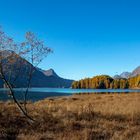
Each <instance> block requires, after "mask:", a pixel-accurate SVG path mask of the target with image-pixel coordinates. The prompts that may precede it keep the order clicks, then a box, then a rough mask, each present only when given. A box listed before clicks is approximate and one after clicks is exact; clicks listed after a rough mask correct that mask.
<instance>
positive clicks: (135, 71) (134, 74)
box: [131, 66, 140, 77]
mask: <svg viewBox="0 0 140 140" xmlns="http://www.w3.org/2000/svg"><path fill="white" fill-rule="evenodd" d="M137 75H140V66H138V67H137V68H136V69H134V70H133V71H132V73H131V77H134V76H137Z"/></svg>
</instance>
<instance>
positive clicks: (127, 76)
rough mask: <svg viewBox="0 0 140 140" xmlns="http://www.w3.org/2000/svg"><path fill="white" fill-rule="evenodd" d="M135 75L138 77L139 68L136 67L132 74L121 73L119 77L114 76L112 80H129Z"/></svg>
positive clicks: (139, 73)
mask: <svg viewBox="0 0 140 140" xmlns="http://www.w3.org/2000/svg"><path fill="white" fill-rule="evenodd" d="M137 75H140V66H138V67H137V68H136V69H134V70H133V71H132V72H123V73H121V74H120V75H115V76H114V77H113V78H114V79H121V78H125V79H128V78H131V77H135V76H137Z"/></svg>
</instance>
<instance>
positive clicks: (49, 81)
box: [0, 51, 73, 88]
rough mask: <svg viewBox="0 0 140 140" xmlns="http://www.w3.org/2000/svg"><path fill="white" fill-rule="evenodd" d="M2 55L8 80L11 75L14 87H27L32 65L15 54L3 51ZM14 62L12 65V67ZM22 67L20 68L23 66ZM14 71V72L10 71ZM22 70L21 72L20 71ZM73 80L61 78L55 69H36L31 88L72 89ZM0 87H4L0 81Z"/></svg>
mask: <svg viewBox="0 0 140 140" xmlns="http://www.w3.org/2000/svg"><path fill="white" fill-rule="evenodd" d="M0 53H1V55H3V56H5V57H4V58H3V60H2V61H3V63H6V65H3V71H4V74H5V77H6V78H7V79H8V78H9V75H11V79H10V82H11V83H13V86H14V87H26V86H27V81H28V80H27V78H28V74H29V71H30V68H34V67H33V65H32V64H31V63H29V62H28V61H27V60H25V59H23V58H22V57H20V56H18V55H17V54H16V53H15V52H12V51H11V52H10V51H3V52H0ZM11 61H12V65H11ZM21 64H22V67H19V66H21ZM11 69H12V71H10V70H11ZM19 69H20V71H19ZM72 82H73V80H69V79H64V78H61V77H59V76H58V75H57V74H56V73H55V72H54V70H53V69H50V70H47V71H45V70H41V69H39V68H34V72H33V75H32V80H31V85H30V86H31V87H55V88H57V87H65V88H69V87H71V84H72ZM0 87H3V82H2V80H0Z"/></svg>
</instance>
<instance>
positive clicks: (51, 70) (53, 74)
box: [42, 69, 59, 77]
mask: <svg viewBox="0 0 140 140" xmlns="http://www.w3.org/2000/svg"><path fill="white" fill-rule="evenodd" d="M42 72H43V73H44V74H45V75H46V76H54V77H59V76H58V75H57V74H56V73H55V71H54V70H53V69H49V70H42Z"/></svg>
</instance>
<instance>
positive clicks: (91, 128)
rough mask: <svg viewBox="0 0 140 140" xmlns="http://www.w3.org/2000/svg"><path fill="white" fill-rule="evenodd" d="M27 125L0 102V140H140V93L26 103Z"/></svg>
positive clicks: (72, 97)
mask: <svg viewBox="0 0 140 140" xmlns="http://www.w3.org/2000/svg"><path fill="white" fill-rule="evenodd" d="M28 110H29V113H30V115H31V116H32V117H33V118H34V119H35V120H36V121H35V122H34V123H32V124H29V123H28V121H27V119H26V118H24V117H23V116H21V114H20V113H19V111H18V110H17V108H16V107H15V105H14V104H13V103H10V102H6V103H2V102H1V103H0V139H3V140H4V139H12V138H13V139H18V140H28V139H30V140H140V94H138V93H130V94H82V95H80V94H79V95H73V96H71V97H61V98H55V99H54V98H52V99H51V98H50V99H45V100H43V101H39V102H36V103H29V104H28Z"/></svg>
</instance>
